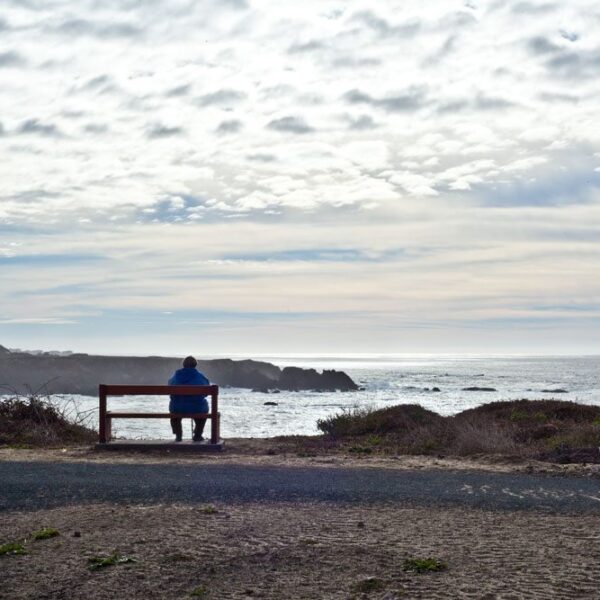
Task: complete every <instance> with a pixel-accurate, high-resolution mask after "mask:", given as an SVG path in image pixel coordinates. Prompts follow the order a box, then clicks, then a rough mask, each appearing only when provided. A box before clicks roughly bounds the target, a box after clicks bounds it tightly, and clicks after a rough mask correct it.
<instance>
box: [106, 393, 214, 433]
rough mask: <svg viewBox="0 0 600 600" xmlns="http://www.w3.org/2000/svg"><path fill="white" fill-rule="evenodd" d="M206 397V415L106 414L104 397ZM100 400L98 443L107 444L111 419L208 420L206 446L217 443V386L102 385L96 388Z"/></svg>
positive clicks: (110, 429) (164, 413)
mask: <svg viewBox="0 0 600 600" xmlns="http://www.w3.org/2000/svg"><path fill="white" fill-rule="evenodd" d="M170 395H177V396H210V412H209V413H194V414H190V413H185V414H181V413H169V412H160V413H150V412H113V411H108V410H107V407H106V404H107V402H106V400H107V398H108V396H170ZM98 398H99V400H100V414H99V424H98V425H99V426H98V431H99V443H100V444H108V443H109V442H110V438H111V432H112V420H113V419H173V418H180V419H210V425H211V427H210V443H211V444H219V442H220V440H219V436H220V421H221V418H220V417H221V415H220V413H219V386H218V385H106V384H100V386H99V388H98Z"/></svg>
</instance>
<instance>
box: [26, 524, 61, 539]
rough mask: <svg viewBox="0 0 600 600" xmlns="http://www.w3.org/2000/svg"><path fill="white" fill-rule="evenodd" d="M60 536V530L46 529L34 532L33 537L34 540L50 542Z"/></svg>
mask: <svg viewBox="0 0 600 600" xmlns="http://www.w3.org/2000/svg"><path fill="white" fill-rule="evenodd" d="M58 535H60V533H59V532H58V529H54V528H53V527H44V528H43V529H40V530H39V531H34V532H33V534H32V537H33V539H34V540H48V539H50V538H53V537H56V536H58Z"/></svg>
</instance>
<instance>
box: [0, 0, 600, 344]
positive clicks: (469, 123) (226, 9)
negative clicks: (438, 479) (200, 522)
mask: <svg viewBox="0 0 600 600" xmlns="http://www.w3.org/2000/svg"><path fill="white" fill-rule="evenodd" d="M373 7H375V8H373ZM0 86H1V90H2V93H1V94H0V275H1V286H0V344H3V345H5V346H9V347H21V348H29V349H32V348H43V349H75V350H83V351H88V352H106V353H112V354H116V353H121V352H131V353H137V354H186V353H188V352H190V351H192V352H196V353H198V354H204V355H208V354H241V353H251V354H252V353H255V354H259V353H275V352H287V353H294V352H303V353H307V352H317V353H325V352H328V353H367V352H369V353H378V352H382V353H383V352H391V353H403V352H407V353H410V352H457V353H462V352H483V353H506V352H523V353H600V244H599V242H600V125H599V122H600V6H599V5H598V2H597V0H571V1H570V2H560V3H559V2H553V1H548V0H546V1H544V0H532V1H522V2H518V1H516V2H510V1H500V0H497V1H491V0H490V1H483V0H468V1H466V2H464V1H463V2H458V1H457V2H455V1H452V0H437V1H431V2H423V1H422V0H419V1H418V2H417V1H412V0H398V1H392V0H385V1H384V0H381V1H380V2H377V3H373V2H366V1H363V0H343V1H341V0H338V1H329V0H304V1H303V2H300V3H298V2H282V1H281V0H272V1H271V0H196V1H191V0H145V1H143V2H141V1H140V2H138V1H134V0H77V1H74V0H69V1H66V0H2V3H1V5H0Z"/></svg>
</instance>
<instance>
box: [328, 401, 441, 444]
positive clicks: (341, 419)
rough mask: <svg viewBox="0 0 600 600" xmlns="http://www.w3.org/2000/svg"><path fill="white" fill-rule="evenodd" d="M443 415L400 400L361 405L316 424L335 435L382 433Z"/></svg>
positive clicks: (403, 428)
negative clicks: (391, 403) (375, 405)
mask: <svg viewBox="0 0 600 600" xmlns="http://www.w3.org/2000/svg"><path fill="white" fill-rule="evenodd" d="M442 418H443V417H441V416H440V415H438V414H437V413H434V412H433V411H430V410H427V409H426V408H423V407H422V406H419V405H418V404H401V405H399V406H391V407H389V408H382V409H378V410H377V409H373V408H358V409H354V410H351V411H343V412H341V413H339V414H337V415H334V416H333V417H329V418H327V419H320V420H319V421H317V427H318V428H319V429H320V430H321V431H322V432H323V433H326V434H328V435H330V436H333V437H347V436H353V435H367V434H372V435H381V434H384V433H391V432H402V431H407V430H409V429H411V428H414V427H416V426H417V425H420V424H423V423H429V422H432V421H438V420H440V419H442Z"/></svg>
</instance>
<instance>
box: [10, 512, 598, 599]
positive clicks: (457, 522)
mask: <svg viewBox="0 0 600 600" xmlns="http://www.w3.org/2000/svg"><path fill="white" fill-rule="evenodd" d="M44 526H50V527H55V528H57V529H58V530H59V531H60V536H59V537H56V538H52V539H48V540H43V541H33V540H31V537H30V536H31V532H33V531H34V530H37V529H39V528H41V527H44ZM0 540H1V541H9V540H10V541H19V540H25V547H26V548H27V550H28V551H29V554H28V555H25V556H4V557H0V598H6V599H8V598H11V599H21V598H28V599H34V598H35V599H43V598H53V599H54V598H56V599H58V598H64V599H69V600H71V599H73V600H77V599H85V600H96V599H107V598H111V599H112V598H115V599H122V598H130V599H133V600H135V599H145V600H146V599H150V598H152V599H153V598H161V599H162V598H164V599H171V598H173V599H179V598H194V597H196V598H207V599H210V598H272V599H277V600H282V599H288V598H299V599H301V598H306V599H320V598H332V599H334V598H340V599H342V598H343V599H350V598H376V599H379V600H380V599H383V598H385V599H386V600H393V599H394V598H423V599H438V598H440V599H441V598H444V599H447V598H479V599H482V598H487V599H492V598H494V599H509V598H512V599H514V598H561V599H569V598H589V599H592V598H598V597H599V587H598V584H599V582H600V524H599V523H598V519H597V517H593V516H581V515H580V516H576V515H575V516H565V515H562V516H556V515H552V516H551V515H542V514H538V513H505V512H484V511H479V510H463V509H428V508H406V507H390V506H377V507H370V508H368V509H367V508H361V507H356V506H352V507H345V506H331V505H324V504H319V505H307V504H251V505H244V506H228V505H215V506H214V510H213V507H209V508H207V507H205V506H200V507H199V506H195V507H190V506H179V505H175V506H173V505H155V506H124V507H113V506H107V505H92V506H86V507H67V508H60V509H53V510H41V511H37V512H32V513H29V512H11V513H4V514H3V515H2V519H1V525H0ZM115 551H117V552H119V553H121V554H122V555H125V556H128V557H131V558H133V559H135V561H136V562H133V563H130V564H122V565H116V566H110V567H106V568H105V569H103V570H100V571H95V572H92V571H90V570H89V569H88V566H87V561H88V559H89V558H90V557H94V556H99V555H107V554H110V553H112V552H115ZM415 557H419V558H424V557H434V558H436V559H439V560H441V561H443V562H444V563H446V564H447V569H446V570H445V571H442V572H437V573H423V574H417V573H411V572H407V571H404V570H403V563H404V561H405V560H406V559H407V558H415ZM369 577H374V578H376V579H375V580H374V582H373V583H372V587H374V588H377V589H374V590H372V591H369V592H362V591H361V589H362V586H363V585H366V584H364V582H365V580H366V579H367V578H369ZM194 590H195V591H196V594H197V595H195V596H194V595H192V594H193V592H194Z"/></svg>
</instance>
